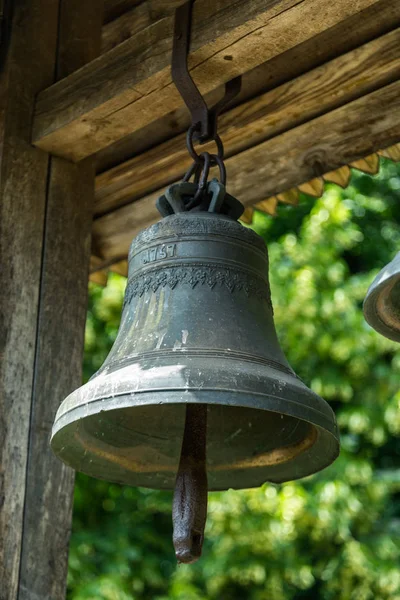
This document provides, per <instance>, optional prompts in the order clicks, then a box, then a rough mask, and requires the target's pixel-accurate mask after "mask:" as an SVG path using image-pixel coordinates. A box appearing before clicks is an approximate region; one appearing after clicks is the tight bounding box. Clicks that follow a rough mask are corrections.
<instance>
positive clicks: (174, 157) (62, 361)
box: [0, 0, 400, 600]
mask: <svg viewBox="0 0 400 600" xmlns="http://www.w3.org/2000/svg"><path fill="white" fill-rule="evenodd" d="M181 2H182V0H104V11H102V10H101V7H102V2H99V0H84V2H83V1H82V0H18V2H12V1H10V0H3V2H1V3H0V12H1V9H3V12H4V14H3V19H2V32H1V33H2V35H1V45H0V51H1V53H0V60H1V72H0V77H1V86H0V131H1V135H0V146H1V151H0V198H1V202H0V252H1V264H2V269H1V270H0V285H1V289H2V292H3V294H2V297H0V313H1V316H2V319H1V320H0V339H1V340H2V351H1V370H0V384H1V388H0V389H1V390H2V395H1V396H0V455H1V457H2V459H1V464H0V509H1V510H0V582H1V584H0V598H1V600H3V599H4V600H5V599H7V600H17V599H18V600H28V599H31V598H41V599H42V600H47V599H48V600H58V599H59V598H63V597H64V593H65V580H66V565H67V553H68V536H69V531H70V522H71V498H72V490H73V473H72V472H71V470H70V469H67V468H66V467H64V466H63V465H62V464H61V463H60V462H59V461H58V460H56V459H55V458H54V457H53V456H52V454H51V452H50V449H49V445H48V439H49V432H50V430H51V424H52V420H53V416H54V413H55V411H56V409H57V408H58V405H59V403H60V401H61V399H62V398H63V397H65V396H66V395H67V394H68V393H69V392H70V391H72V389H74V388H76V387H78V386H79V385H80V381H81V359H82V351H83V336H84V325H85V316H86V300H87V295H86V294H87V282H88V268H89V264H90V270H91V272H92V275H91V277H92V278H93V279H96V280H97V281H100V282H101V281H104V278H105V277H106V271H107V269H109V268H110V269H113V270H116V271H118V272H120V273H122V274H126V256H127V252H128V248H129V244H130V242H131V240H132V238H133V237H134V235H135V234H136V233H137V232H138V231H139V230H140V229H142V228H143V227H145V226H147V225H149V224H150V223H152V222H154V221H155V220H157V219H158V218H159V217H158V213H157V211H156V208H155V200H156V198H157V197H158V195H159V194H160V193H161V192H162V191H163V190H164V189H165V187H166V186H167V185H169V184H171V183H173V182H175V181H178V180H179V179H180V178H181V177H182V175H183V174H184V172H185V170H186V169H187V167H188V166H189V162H190V159H189V157H188V154H187V151H186V147H185V143H184V133H185V131H186V129H187V127H188V125H189V124H190V123H189V115H188V112H187V109H186V108H185V106H184V105H183V102H182V100H181V98H180V96H179V94H178V92H177V90H176V89H175V87H174V85H173V83H172V80H171V74H170V61H171V50H172V39H173V22H174V10H175V8H176V7H177V5H179V4H181ZM189 67H190V70H191V73H192V75H193V78H194V80H195V81H196V84H197V85H198V87H199V89H200V91H201V93H202V94H204V95H205V97H206V99H207V101H208V102H209V103H210V104H211V103H213V102H214V101H215V100H216V99H218V98H219V97H221V96H222V94H223V88H224V84H225V83H226V82H227V81H229V80H230V79H232V78H233V77H235V76H238V75H241V76H242V91H241V93H240V95H239V96H238V97H237V98H236V99H235V101H234V102H233V103H232V104H231V105H230V106H229V107H228V110H226V111H225V112H224V113H223V114H222V115H221V117H220V122H219V132H220V135H221V137H222V139H223V142H224V145H225V150H226V157H227V160H226V167H227V173H228V190H229V192H230V193H231V194H233V195H235V196H237V197H238V198H239V200H240V201H241V202H243V203H244V204H245V206H246V208H247V210H246V213H245V215H244V218H245V219H246V218H247V219H249V218H250V217H251V211H252V209H253V208H254V207H256V208H257V209H259V210H263V211H265V212H267V213H269V214H273V213H274V211H275V208H276V205H277V202H286V203H290V204H296V202H297V200H298V191H299V190H300V191H303V192H306V193H309V194H311V195H314V196H316V197H317V196H319V195H320V194H321V193H322V191H323V185H324V181H334V182H336V183H339V184H340V185H343V186H345V185H346V184H347V182H348V178H349V175H350V169H351V168H356V169H361V170H363V171H365V172H368V173H375V172H377V170H378V168H379V155H384V156H387V157H389V158H391V159H392V160H399V159H400V145H399V144H400V2H398V1H394V0H352V1H351V2H349V1H348V0H335V2H332V0H196V2H195V5H194V11H193V25H192V40H191V53H190V56H189ZM205 148H206V149H207V148H208V146H205ZM249 182H251V185H250V184H249Z"/></svg>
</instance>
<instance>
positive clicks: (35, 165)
mask: <svg viewBox="0 0 400 600" xmlns="http://www.w3.org/2000/svg"><path fill="white" fill-rule="evenodd" d="M44 14H45V15H46V21H44V19H43V15H44ZM57 21H58V2H53V1H52V0H34V1H28V0H26V1H25V2H18V3H17V4H16V6H15V7H14V13H13V15H12V21H11V23H9V25H13V26H14V27H15V23H18V24H19V25H18V28H15V29H17V31H15V29H14V30H12V31H10V29H8V32H7V33H8V34H9V39H8V40H7V42H6V43H7V45H8V48H7V54H6V57H5V62H4V63H3V64H2V67H1V70H0V104H1V105H0V119H1V122H0V128H1V134H0V139H1V152H0V159H1V164H0V200H1V201H0V256H1V261H0V262H1V264H2V268H1V269H0V285H1V289H2V294H1V296H0V314H1V319H0V340H1V342H0V343H1V353H0V354H1V360H0V387H1V395H0V456H1V460H0V506H1V509H0V582H1V592H0V597H1V598H2V599H4V600H16V599H17V596H18V589H19V573H20V562H21V551H22V539H23V515H24V502H25V492H26V469H27V462H28V440H29V424H30V414H31V394H32V380H33V376H34V361H35V339H36V328H37V318H38V314H37V313H38V301H39V281H40V272H41V254H42V239H43V221H44V213H45V201H46V174H47V166H48V157H47V155H46V154H45V153H43V152H39V151H37V150H36V149H35V148H32V147H31V146H30V144H29V137H30V128H31V117H32V111H33V105H34V98H35V95H36V94H37V93H38V92H39V91H40V90H41V89H43V88H44V87H46V86H48V85H50V84H51V82H52V81H53V80H54V79H53V77H54V69H55V58H56V44H57ZM2 59H3V60H4V52H2Z"/></svg>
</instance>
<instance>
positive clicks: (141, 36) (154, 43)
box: [33, 0, 379, 160]
mask: <svg viewBox="0 0 400 600" xmlns="http://www.w3.org/2000/svg"><path fill="white" fill-rule="evenodd" d="M378 1H379V0H354V1H353V2H351V3H349V2H347V1H346V0H337V1H336V2H335V3H332V2H329V0H301V1H300V2H299V1H298V0H268V1H265V0H254V1H252V2H246V3H243V2H240V3H239V2H232V1H231V0H220V1H219V2H218V3H214V2H212V0H198V2H196V3H195V6H194V20H193V28H192V31H193V35H192V49H193V52H192V54H191V55H190V60H189V65H190V68H191V71H192V73H193V76H194V78H195V80H196V83H197V84H198V86H199V88H200V90H201V92H202V93H206V92H208V91H210V90H212V89H215V88H216V87H218V85H220V84H221V83H222V82H224V81H227V80H229V79H231V78H232V77H234V76H236V75H239V74H241V73H244V72H246V71H248V70H250V69H252V68H254V67H256V66H257V65H259V64H261V63H263V62H265V61H267V60H269V59H271V58H273V57H274V56H276V55H278V54H280V53H282V52H285V51H287V50H289V49H290V48H293V47H294V46H296V45H298V44H301V43H302V42H304V41H306V40H308V39H310V38H312V37H313V36H315V35H317V34H318V33H320V32H321V31H323V30H326V29H328V28H330V27H333V26H334V25H337V24H338V23H339V22H341V21H343V20H345V19H346V18H348V17H350V16H352V15H355V14H358V13H359V12H360V11H362V10H363V9H366V8H368V7H371V6H373V5H374V4H376V3H377V2H378ZM239 8H240V10H239ZM317 15H320V18H318V16H317ZM299 23H301V27H299ZM172 26H173V19H172V17H167V18H165V19H161V20H160V21H158V22H157V23H155V24H154V25H153V26H151V27H148V28H147V29H145V30H143V31H140V32H139V33H137V34H136V35H134V36H133V37H132V38H130V39H129V40H127V41H126V42H124V43H122V44H120V45H119V46H117V47H116V48H114V49H113V50H110V51H109V52H107V53H106V54H103V55H102V56H101V57H99V58H98V59H97V60H95V61H92V63H91V64H90V65H87V66H86V67H83V68H82V69H79V70H78V71H77V72H75V73H74V74H72V75H71V76H69V77H67V78H65V79H64V80H62V81H61V82H59V83H57V84H55V85H54V86H52V87H51V88H49V89H47V90H44V91H43V92H42V93H41V94H40V95H39V97H38V101H37V106H36V116H35V123H34V130H33V140H34V143H35V144H36V145H38V146H39V147H41V148H43V149H46V150H48V151H50V152H52V153H55V154H57V155H60V156H64V157H67V158H69V159H71V160H80V159H82V158H84V157H85V156H88V155H90V154H93V153H94V152H97V151H98V150H100V149H101V148H104V147H107V146H108V145H110V144H112V143H113V142H115V141H116V140H118V139H120V138H122V137H124V136H125V135H128V134H129V133H131V132H132V131H134V130H138V129H140V128H142V127H143V126H144V125H146V124H147V123H150V122H151V121H153V120H155V119H157V118H160V117H161V116H163V115H165V114H168V113H169V112H171V111H172V110H174V109H176V108H179V106H181V105H182V102H181V99H180V97H179V94H178V92H177V90H176V88H175V86H174V85H173V84H172V82H171V77H170V55H171V46H172Z"/></svg>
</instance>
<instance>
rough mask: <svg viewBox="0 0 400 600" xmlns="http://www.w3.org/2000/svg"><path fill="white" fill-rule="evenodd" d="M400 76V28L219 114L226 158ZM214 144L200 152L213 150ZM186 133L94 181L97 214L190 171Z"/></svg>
mask: <svg viewBox="0 0 400 600" xmlns="http://www.w3.org/2000/svg"><path fill="white" fill-rule="evenodd" d="M399 77H400V29H397V30H394V31H392V32H390V33H388V34H386V35H384V36H382V37H380V38H378V39H376V40H373V41H372V42H369V43H367V44H364V45H363V46H361V47H359V48H357V49H355V50H352V51H351V52H348V53H347V54H344V55H343V56H340V57H338V58H336V59H334V60H332V61H330V62H328V63H326V64H325V65H322V66H320V67H317V68H316V69H314V70H312V71H310V72H308V73H305V74H304V75H301V76H300V77H298V78H297V79H294V80H293V81H288V82H287V83H284V84H283V85H281V86H279V87H278V88H276V89H273V90H271V91H269V92H266V93H265V94H263V95H261V96H259V97H256V98H253V99H252V100H249V101H248V102H246V103H244V104H242V105H240V106H237V107H235V108H234V109H232V110H230V111H228V112H226V113H225V114H223V115H221V117H220V120H219V132H220V135H221V136H222V139H223V141H224V146H225V152H226V155H227V156H232V155H233V154H237V153H239V152H241V151H243V150H245V149H246V148H249V147H251V146H253V145H256V144H259V143H260V142H263V141H265V140H267V139H269V138H271V137H273V136H275V135H278V134H279V133H282V132H284V131H287V130H288V129H291V128H293V127H295V126H296V125H299V124H300V123H304V122H306V121H308V120H310V119H312V118H314V117H316V116H318V115H321V114H324V113H325V112H328V111H329V110H332V109H334V108H336V107H339V106H342V105H344V104H346V103H348V102H349V101H351V100H353V99H355V98H358V97H360V96H362V95H363V94H366V93H368V92H371V91H373V90H374V89H377V88H379V87H381V86H383V85H385V84H387V83H389V82H391V81H393V80H395V79H397V78H399ZM213 148H214V146H213V144H206V145H205V146H203V147H202V149H204V150H210V151H212V150H213ZM190 163H191V158H190V156H189V154H188V152H187V150H186V144H185V135H180V136H177V137H175V138H173V139H171V140H168V141H167V142H165V143H163V144H161V145H159V146H157V147H155V148H152V149H151V150H149V151H147V152H146V153H144V154H141V155H139V156H136V157H134V158H133V159H131V160H129V161H127V162H125V163H123V164H121V165H118V166H117V167H115V168H113V169H110V170H109V171H106V172H104V173H102V174H100V175H98V176H97V178H96V205H95V214H97V215H101V214H104V213H106V212H109V211H110V210H113V209H114V208H116V207H118V206H122V205H124V204H127V203H129V202H132V201H133V200H134V199H136V198H140V197H141V196H143V195H145V194H148V193H150V192H152V191H154V190H156V189H158V188H161V187H162V186H164V185H167V184H168V183H171V182H173V181H175V180H177V179H179V178H180V177H181V176H182V175H183V174H184V173H185V171H186V169H188V168H189V166H190Z"/></svg>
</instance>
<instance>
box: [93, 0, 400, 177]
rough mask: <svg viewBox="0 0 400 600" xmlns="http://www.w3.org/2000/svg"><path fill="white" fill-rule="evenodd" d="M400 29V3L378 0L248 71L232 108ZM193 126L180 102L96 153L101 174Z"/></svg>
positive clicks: (211, 98) (210, 97)
mask: <svg viewBox="0 0 400 600" xmlns="http://www.w3.org/2000/svg"><path fill="white" fill-rule="evenodd" d="M396 27H400V2H393V1H392V0H379V1H378V2H376V3H374V4H373V5H371V6H369V7H367V8H365V9H364V10H362V11H361V12H359V13H357V14H354V15H352V16H350V17H348V18H345V19H344V20H343V21H340V22H339V23H337V24H336V25H335V26H334V27H330V28H328V29H325V30H323V31H321V32H320V33H318V34H316V35H314V36H313V37H310V38H309V39H307V40H305V41H304V42H302V43H301V44H300V45H297V46H294V47H293V48H290V49H289V50H287V51H286V52H283V53H282V54H277V55H276V56H274V57H273V58H272V59H270V60H268V61H267V62H265V63H262V64H261V65H259V66H257V67H255V68H254V69H251V70H250V71H247V72H246V73H244V74H243V76H242V89H241V92H240V94H239V95H238V96H237V97H236V98H235V99H234V101H233V102H232V103H231V107H232V106H237V105H239V104H243V102H246V101H247V100H249V99H251V98H254V97H255V96H259V95H260V94H262V93H264V92H267V91H269V90H272V89H274V88H276V87H278V86H279V85H281V84H282V83H286V82H287V81H290V80H293V79H295V78H296V77H298V76H299V75H300V74H302V73H306V72H307V71H311V70H312V69H314V68H315V67H318V66H320V65H322V64H324V63H326V62H328V61H329V60H332V59H334V58H336V57H337V56H340V55H341V54H345V53H346V52H349V51H351V50H354V49H355V48H358V47H359V46H362V45H363V44H365V43H366V42H369V41H371V40H373V39H375V38H377V37H379V36H382V35H384V34H385V33H388V32H390V31H392V30H393V29H395V28H396ZM223 91H224V90H223V87H218V88H216V89H215V90H213V91H212V92H210V93H208V94H206V101H207V103H208V105H209V106H212V105H213V104H214V102H216V101H217V100H218V99H219V98H221V97H222V95H223ZM189 125H190V115H189V111H188V110H187V108H186V107H184V106H182V105H181V106H180V108H178V109H177V110H174V111H172V112H170V113H168V114H166V115H164V116H163V117H162V118H160V119H157V120H155V121H152V122H151V123H149V124H148V125H146V126H144V127H142V128H141V129H139V130H138V131H133V132H132V133H130V134H129V135H127V136H126V137H124V138H122V139H120V140H118V141H117V142H115V143H113V144H111V145H110V146H108V147H107V148H103V150H101V151H100V152H98V153H97V154H96V165H97V172H98V173H101V172H103V171H106V170H108V169H110V168H112V167H114V166H116V165H118V164H121V163H122V162H124V161H126V160H129V159H130V158H132V157H133V156H135V155H138V154H140V153H143V152H145V151H146V150H148V149H149V148H152V147H154V146H157V145H159V144H161V143H162V142H164V141H165V140H167V139H170V138H172V137H173V136H176V135H178V134H179V133H182V132H184V131H186V130H187V128H188V127H189Z"/></svg>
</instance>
